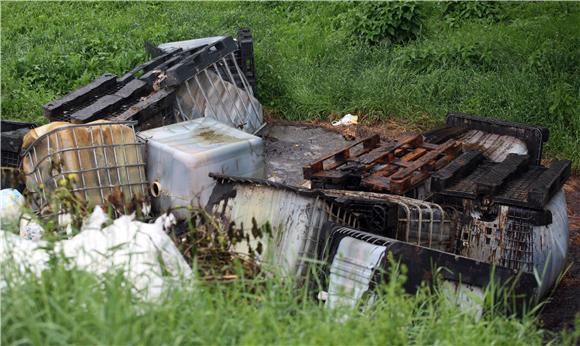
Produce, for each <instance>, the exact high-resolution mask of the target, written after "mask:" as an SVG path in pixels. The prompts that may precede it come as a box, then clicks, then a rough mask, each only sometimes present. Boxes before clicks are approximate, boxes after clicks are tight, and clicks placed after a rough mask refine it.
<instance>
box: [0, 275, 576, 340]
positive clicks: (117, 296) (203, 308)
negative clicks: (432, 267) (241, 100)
mask: <svg viewBox="0 0 580 346" xmlns="http://www.w3.org/2000/svg"><path fill="white" fill-rule="evenodd" d="M7 268H8V267H3V275H4V277H5V278H6V277H7V276H8V277H9V278H10V279H9V280H8V285H7V286H6V287H5V288H4V289H3V290H2V309H1V312H2V337H1V342H2V344H3V345H71V344H74V345H96V344H99V345H179V344H188V345H216V344H243V345H262V344H270V345H282V344H284V345H286V344H287V345H409V344H415V345H433V344H439V345H489V344H494V345H509V346H513V345H525V346H530V345H541V344H544V343H547V342H549V343H553V344H564V345H574V343H575V340H576V341H577V340H578V335H574V334H573V333H574V332H564V333H562V334H560V335H554V334H551V333H548V332H545V331H543V330H541V329H539V328H538V326H537V325H536V322H535V319H534V317H533V315H532V314H526V315H525V316H523V317H515V316H511V315H509V314H505V313H503V312H502V309H500V306H501V305H498V304H493V303H491V300H489V299H488V301H487V302H486V303H485V306H486V307H487V312H486V313H485V314H484V315H483V317H482V318H481V319H479V320H478V319H477V318H475V317H474V316H473V315H472V314H471V313H468V312H465V311H462V310H460V309H459V308H458V307H457V305H456V304H455V303H454V302H453V301H452V300H451V299H450V298H449V296H447V295H444V294H437V293H435V294H434V293H431V292H429V291H428V290H427V289H426V288H424V289H422V290H421V291H420V292H419V293H417V295H415V296H409V295H407V294H404V293H403V290H402V287H401V283H402V280H404V276H401V275H400V273H399V274H398V275H393V277H394V278H395V279H393V280H391V282H390V283H389V284H388V285H385V286H383V287H380V288H379V290H378V291H379V298H378V299H377V301H376V303H375V305H374V306H372V307H371V308H366V309H365V310H364V311H360V310H355V309H338V310H332V311H331V310H328V309H325V308H324V306H323V305H321V304H319V303H317V302H316V301H315V300H314V299H310V298H309V297H308V292H307V291H305V290H302V289H293V288H292V286H291V283H290V282H288V281H284V280H278V279H269V280H265V281H251V282H248V281H246V282H244V283H241V282H234V283H229V284H202V283H199V282H198V283H197V284H195V283H185V284H184V283H182V284H180V286H179V288H177V289H174V290H170V291H169V292H167V295H165V296H163V297H162V298H161V300H160V301H158V302H155V303H146V302H142V301H140V300H139V299H138V298H137V297H136V296H135V295H134V294H133V293H132V291H131V289H130V285H129V284H128V283H127V282H126V281H125V280H124V279H123V277H122V275H115V274H109V275H106V276H105V277H104V278H96V277H95V276H93V275H90V274H87V273H84V272H81V271H75V270H72V271H71V270H65V269H64V268H63V266H62V265H60V264H56V265H53V267H52V268H51V269H49V270H47V271H45V272H44V273H43V275H42V277H41V278H40V280H39V279H37V278H35V277H33V276H31V275H24V276H22V275H17V276H16V277H12V276H11V275H10V273H12V272H11V271H9V270H7ZM396 278H399V279H396ZM15 282H18V284H15ZM578 322H580V321H578ZM578 325H579V323H577V326H578ZM575 333H576V334H578V331H576V332H575Z"/></svg>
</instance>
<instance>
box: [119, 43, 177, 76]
mask: <svg viewBox="0 0 580 346" xmlns="http://www.w3.org/2000/svg"><path fill="white" fill-rule="evenodd" d="M180 52H181V48H179V49H176V50H174V51H171V52H169V53H165V54H162V55H159V56H158V57H155V58H153V59H151V60H149V61H147V62H145V63H143V64H141V65H137V66H135V67H134V68H133V69H132V70H131V71H129V72H127V73H125V74H124V75H123V76H121V77H119V78H118V79H117V82H118V83H119V84H121V85H123V84H126V83H129V82H130V81H132V80H134V79H135V75H136V74H137V73H139V72H141V71H143V73H144V74H145V73H147V72H149V71H152V70H154V69H155V68H156V67H158V66H159V65H161V64H163V63H164V62H166V61H167V60H169V59H170V58H172V57H173V56H175V55H176V54H178V53H180Z"/></svg>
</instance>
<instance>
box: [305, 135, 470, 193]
mask: <svg viewBox="0 0 580 346" xmlns="http://www.w3.org/2000/svg"><path fill="white" fill-rule="evenodd" d="M460 150H461V147H460V143H459V142H456V141H453V140H449V141H446V142H445V143H443V144H439V145H438V144H432V143H427V142H425V141H424V140H423V136H421V135H407V136H403V137H400V138H398V139H397V140H394V141H390V142H381V141H380V139H379V136H377V135H375V136H371V137H368V138H366V139H363V140H361V141H358V142H356V143H354V144H352V145H350V146H348V147H347V148H344V149H342V150H340V151H338V152H336V153H334V154H331V155H328V156H325V157H323V158H321V159H319V160H317V161H315V162H313V163H312V164H310V165H308V166H305V167H304V168H303V174H304V178H305V179H309V180H311V183H312V187H313V188H342V189H365V190H370V191H377V192H390V193H395V194H404V193H405V192H407V191H408V190H410V189H412V188H413V187H415V186H417V185H418V184H420V183H421V182H423V181H424V180H425V179H427V178H428V177H430V176H431V174H432V173H433V172H434V171H436V170H438V169H441V168H443V167H444V166H446V165H447V164H449V163H450V162H451V161H452V160H453V159H455V157H456V156H457V155H458V154H459V152H460Z"/></svg>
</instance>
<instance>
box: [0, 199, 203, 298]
mask: <svg viewBox="0 0 580 346" xmlns="http://www.w3.org/2000/svg"><path fill="white" fill-rule="evenodd" d="M107 221H108V217H107V215H106V214H105V213H104V212H103V211H102V209H101V208H100V207H96V208H95V211H94V212H93V214H92V215H91V216H90V217H89V219H88V220H87V221H86V222H85V223H84V224H83V226H82V229H81V232H80V233H79V234H78V235H76V236H74V237H73V238H71V239H68V240H62V241H58V242H56V243H55V244H54V254H56V255H61V256H64V258H67V259H68V260H69V261H67V264H66V266H67V268H70V269H72V268H76V269H80V270H85V271H88V272H91V273H94V274H97V275H101V274H104V273H105V272H109V271H122V272H123V274H124V275H125V277H126V278H127V280H128V281H130V282H131V283H132V284H133V288H134V290H135V292H136V293H137V294H138V295H139V296H141V297H142V298H143V299H146V300H154V299H156V298H158V297H159V296H160V295H161V294H162V292H163V291H164V290H165V289H166V288H167V287H168V285H169V284H170V282H171V281H173V280H176V279H179V278H182V279H187V278H191V277H192V271H191V268H190V267H189V265H188V264H187V263H186V262H185V259H184V258H183V256H182V255H181V253H180V252H179V250H178V249H177V247H176V246H175V244H174V243H173V241H172V240H171V238H169V236H168V235H167V234H166V233H165V229H166V228H167V227H169V226H170V225H171V224H173V223H174V222H175V218H174V217H173V215H171V214H169V215H163V216H161V217H159V218H158V219H157V220H156V221H155V223H153V224H146V223H143V222H139V221H134V220H133V217H132V216H121V217H120V218H118V219H116V220H115V221H114V222H113V223H112V224H111V225H109V226H107V227H105V228H102V226H103V224H104V223H105V222H107ZM0 233H1V236H0V262H4V261H6V260H9V259H11V258H12V259H13V260H14V262H15V263H16V264H17V265H18V267H19V269H20V270H21V271H24V270H31V271H32V272H33V273H35V274H37V275H39V274H40V273H41V272H42V271H43V270H44V269H46V268H47V264H48V260H49V257H50V253H49V252H48V250H47V245H48V243H47V242H46V241H44V240H41V241H32V240H27V239H22V238H20V237H19V236H17V235H15V234H12V233H9V232H5V231H0Z"/></svg>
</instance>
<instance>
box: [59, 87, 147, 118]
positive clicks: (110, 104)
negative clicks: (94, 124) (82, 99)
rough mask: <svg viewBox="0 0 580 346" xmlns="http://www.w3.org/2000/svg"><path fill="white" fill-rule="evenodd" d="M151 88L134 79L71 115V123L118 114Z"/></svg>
mask: <svg viewBox="0 0 580 346" xmlns="http://www.w3.org/2000/svg"><path fill="white" fill-rule="evenodd" d="M150 91H151V86H150V85H148V84H147V83H145V82H143V81H141V80H138V79H134V80H132V81H130V82H129V83H127V84H126V85H125V86H124V87H122V88H121V89H120V90H118V91H117V92H116V93H114V94H112V95H106V96H103V97H101V98H100V99H98V100H97V101H96V102H94V103H93V104H91V105H89V106H87V107H85V108H83V109H80V110H78V111H76V112H75V113H74V114H72V115H71V121H72V122H75V123H86V122H90V121H93V120H97V119H100V118H106V117H110V116H111V115H113V114H115V113H118V112H119V110H120V109H121V107H123V106H125V105H127V104H130V103H131V102H135V100H137V99H138V98H139V97H141V96H143V95H145V94H147V93H149V92H150Z"/></svg>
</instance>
